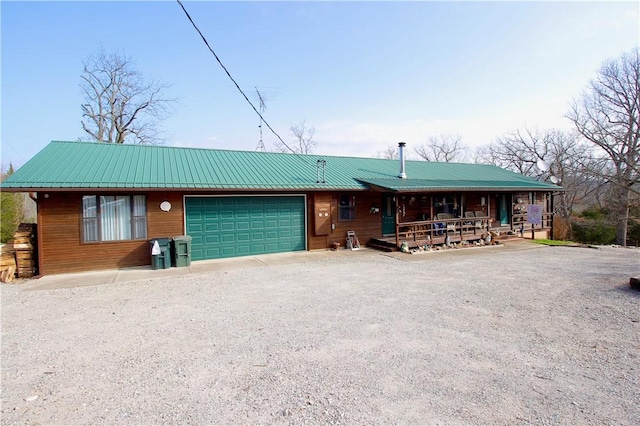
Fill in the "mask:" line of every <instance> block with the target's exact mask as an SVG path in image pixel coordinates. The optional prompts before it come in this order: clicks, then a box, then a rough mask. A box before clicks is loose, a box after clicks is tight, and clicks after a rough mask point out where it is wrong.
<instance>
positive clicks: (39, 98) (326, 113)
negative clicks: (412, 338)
mask: <svg viewBox="0 0 640 426" xmlns="http://www.w3.org/2000/svg"><path fill="white" fill-rule="evenodd" d="M184 4H185V6H186V8H187V10H188V11H189V13H190V14H191V16H192V17H193V19H194V20H195V22H196V24H198V26H199V27H200V29H201V31H202V32H203V33H204V35H205V36H206V37H207V39H208V41H209V43H210V44H211V45H212V47H213V48H214V50H215V51H216V53H217V54H218V56H219V57H220V59H221V60H222V62H223V63H224V64H225V66H226V67H227V68H228V69H229V71H230V73H231V74H232V75H233V76H234V78H235V79H236V81H237V82H238V84H239V85H240V86H241V87H242V88H243V90H245V91H246V93H247V95H248V96H249V99H251V100H252V101H253V102H254V103H255V104H256V105H257V97H256V95H255V87H257V88H258V89H259V90H260V91H261V93H262V94H263V95H264V97H265V100H266V106H267V110H266V112H265V115H264V116H265V118H266V120H267V121H268V122H269V124H270V125H271V126H272V127H273V128H274V129H275V130H276V131H277V132H278V133H279V134H280V135H281V136H282V137H283V138H284V139H285V141H287V142H289V141H290V139H291V135H290V133H289V127H290V126H291V125H292V124H294V123H297V122H299V121H301V120H306V123H307V124H308V125H311V126H314V127H315V128H316V136H315V139H316V140H317V142H318V147H317V148H316V150H315V152H316V153H319V154H326V155H355V156H375V155H376V154H377V153H378V152H380V151H382V150H384V149H385V148H386V147H388V146H395V145H397V142H399V141H405V142H407V145H408V147H409V149H410V150H411V149H412V148H414V147H415V146H417V145H420V144H423V143H425V142H426V141H427V139H428V138H429V137H430V136H436V135H440V134H445V133H459V134H461V135H462V137H463V141H464V142H465V143H466V144H468V145H470V146H473V147H475V146H481V145H485V144H488V143H490V142H492V141H493V140H494V139H495V138H496V137H499V136H502V135H504V134H505V133H507V132H509V131H511V130H514V129H516V128H522V127H523V126H525V125H526V126H529V127H532V128H535V127H537V128H540V129H544V128H550V127H558V128H565V129H569V128H570V126H569V123H568V122H567V120H566V119H564V118H563V115H564V114H565V113H566V110H567V106H568V103H569V102H570V100H571V99H572V98H573V97H577V96H579V95H580V93H581V92H582V91H583V90H584V89H585V88H586V86H587V84H588V82H589V80H590V79H592V78H593V77H594V76H595V74H596V71H597V69H598V68H599V67H600V65H601V63H602V62H603V61H604V60H605V59H607V58H615V57H618V56H619V55H620V54H621V53H622V52H624V51H628V50H630V49H631V48H633V47H634V46H637V45H638V44H639V40H640V6H639V5H638V3H637V2H603V3H597V2H360V1H358V2H342V1H334V2H303V1H300V2H185V3H184ZM0 13H1V24H2V46H1V48H2V69H1V72H2V76H1V82H2V128H1V137H2V139H1V142H2V152H1V155H2V165H3V168H4V167H6V165H7V164H8V163H9V162H13V164H14V165H15V166H17V167H19V166H20V165H22V164H24V162H26V161H27V160H28V159H29V158H31V157H32V156H33V155H35V154H36V153H37V152H38V151H39V150H41V149H42V148H43V147H44V146H45V145H46V144H47V143H48V142H49V141H51V140H76V139H78V138H79V137H83V136H84V134H83V131H82V127H81V124H80V122H81V118H82V117H81V111H80V104H81V102H82V96H81V93H80V89H79V83H80V74H81V72H82V62H83V61H84V60H85V59H86V58H87V57H88V56H89V55H90V54H92V53H94V52H96V51H97V50H98V49H99V48H100V47H101V46H102V47H104V48H105V49H106V50H108V51H110V50H117V51H120V52H124V54H126V55H127V56H130V57H131V58H132V59H133V60H134V61H135V64H136V67H137V68H138V70H139V71H141V72H142V73H143V74H144V75H145V76H146V77H148V78H154V79H157V80H159V81H162V82H165V83H168V84H171V87H170V89H168V90H167V94H168V95H169V96H173V97H176V98H178V99H179V103H178V104H177V106H176V108H175V110H174V112H173V114H172V115H171V116H170V117H169V118H168V119H166V120H165V121H164V122H163V130H164V132H165V134H166V142H165V144H166V145H170V146H193V147H207V148H222V149H240V150H254V149H255V148H256V146H257V144H258V141H259V129H258V124H259V119H258V117H257V116H256V115H255V113H254V112H253V110H252V109H251V108H250V106H249V105H248V104H247V103H246V101H245V100H244V99H243V98H242V96H241V95H240V94H239V93H238V92H237V90H236V89H235V87H234V86H233V83H232V82H231V81H230V80H229V78H228V77H227V75H226V74H225V73H224V71H223V70H222V69H221V68H220V66H219V65H218V63H217V62H216V61H215V59H214V58H213V56H212V55H211V54H210V53H209V51H208V50H207V49H206V47H205V45H204V44H203V43H202V41H201V40H200V38H199V36H198V35H197V33H196V32H195V30H194V29H193V28H192V26H191V24H190V23H189V21H188V20H187V19H186V17H185V15H184V13H183V12H182V10H181V8H180V6H179V5H178V4H177V3H176V2H173V1H161V2H146V1H144V2H125V1H115V2H50V1H49V2H9V1H2V2H1V3H0ZM263 139H264V143H265V145H266V146H267V149H273V147H274V142H275V140H276V138H275V136H273V135H271V134H270V133H268V132H267V131H265V133H264V136H263Z"/></svg>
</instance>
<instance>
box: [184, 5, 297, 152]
mask: <svg viewBox="0 0 640 426" xmlns="http://www.w3.org/2000/svg"><path fill="white" fill-rule="evenodd" d="M176 1H177V2H178V4H179V5H180V7H181V8H182V10H183V11H184V13H185V15H187V18H188V19H189V22H191V25H193V28H195V30H196V31H197V32H198V34H200V38H202V41H203V42H204V44H205V45H206V46H207V48H208V49H209V52H211V53H212V54H213V56H214V57H215V58H216V61H218V63H219V64H220V66H221V67H222V69H223V70H224V72H226V73H227V75H228V76H229V78H230V79H231V81H233V84H235V86H236V88H237V89H238V91H239V92H240V93H241V94H242V96H243V97H244V99H245V100H246V101H247V102H248V103H249V105H251V108H253V110H254V111H255V112H256V114H258V117H260V119H261V120H262V122H264V124H266V125H267V127H268V128H269V130H271V132H272V133H273V134H274V135H276V137H277V138H278V140H279V141H280V142H281V143H282V145H284V146H285V147H286V148H287V149H288V150H289V151H291V152H292V153H294V154H296V155H298V156H299V155H300V154H298V153H297V152H295V151H294V150H293V149H291V147H290V146H289V145H287V144H286V143H285V141H284V140H282V138H281V137H280V135H279V134H278V133H276V131H275V130H273V128H272V127H271V126H270V125H269V123H267V121H266V120H265V119H264V117H263V116H262V114H260V112H259V111H258V110H257V109H256V107H255V106H254V105H253V104H252V103H251V101H250V100H249V98H248V97H247V95H245V93H244V92H243V91H242V89H241V88H240V86H239V85H238V83H236V81H235V80H234V78H233V77H232V76H231V73H229V71H228V70H227V67H225V66H224V64H223V63H222V61H221V60H220V58H218V55H216V52H214V51H213V49H212V48H211V46H210V45H209V42H208V41H207V39H206V38H205V36H204V35H203V34H202V31H200V29H199V28H198V26H197V25H196V23H195V22H193V19H191V15H189V12H187V9H185V7H184V5H183V4H182V2H181V1H180V0H176ZM300 158H302V157H300ZM305 161H306V160H305Z"/></svg>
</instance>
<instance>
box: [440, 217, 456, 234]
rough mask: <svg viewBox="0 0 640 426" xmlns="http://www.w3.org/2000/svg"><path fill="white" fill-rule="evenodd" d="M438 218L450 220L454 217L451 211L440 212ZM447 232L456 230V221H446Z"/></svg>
mask: <svg viewBox="0 0 640 426" xmlns="http://www.w3.org/2000/svg"><path fill="white" fill-rule="evenodd" d="M438 219H441V220H449V219H453V215H452V214H451V213H438ZM445 223H446V228H447V232H454V233H455V232H456V224H455V222H445Z"/></svg>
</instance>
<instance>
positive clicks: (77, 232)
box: [38, 192, 183, 275]
mask: <svg viewBox="0 0 640 426" xmlns="http://www.w3.org/2000/svg"><path fill="white" fill-rule="evenodd" d="M120 194H121V195H125V194H129V193H120ZM82 195H83V194H82V193H76V192H69V193H59V192H51V193H48V198H45V197H44V193H39V194H38V240H39V248H40V256H39V260H40V265H39V266H40V273H41V274H42V275H48V274H59V273H66V272H80V271H87V270H100V269H113V268H126V267H132V266H142V265H150V264H151V252H150V249H149V242H148V239H151V238H154V237H173V236H176V235H181V234H182V232H183V211H182V195H181V194H180V193H149V194H147V237H148V238H147V239H145V240H136V241H110V242H98V243H82V242H81V228H82ZM165 200H167V201H169V202H170V203H171V204H172V209H171V211H170V212H163V211H162V210H160V203H161V202H162V201H165Z"/></svg>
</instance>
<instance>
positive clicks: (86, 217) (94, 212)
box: [82, 195, 147, 242]
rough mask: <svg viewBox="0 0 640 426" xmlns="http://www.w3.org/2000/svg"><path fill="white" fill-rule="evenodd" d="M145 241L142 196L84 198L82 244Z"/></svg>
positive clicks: (93, 196)
mask: <svg viewBox="0 0 640 426" xmlns="http://www.w3.org/2000/svg"><path fill="white" fill-rule="evenodd" d="M146 238H147V199H146V197H145V196H144V195H100V196H97V195H84V196H83V197H82V241H84V242H93V241H122V240H140V239H146Z"/></svg>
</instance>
